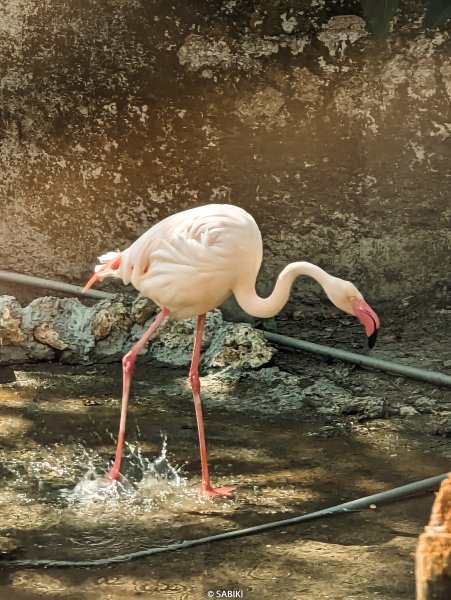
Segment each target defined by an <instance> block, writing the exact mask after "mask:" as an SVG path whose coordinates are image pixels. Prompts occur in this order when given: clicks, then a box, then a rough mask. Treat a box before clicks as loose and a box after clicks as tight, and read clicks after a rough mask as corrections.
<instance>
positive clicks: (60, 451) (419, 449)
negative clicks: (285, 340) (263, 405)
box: [0, 353, 450, 600]
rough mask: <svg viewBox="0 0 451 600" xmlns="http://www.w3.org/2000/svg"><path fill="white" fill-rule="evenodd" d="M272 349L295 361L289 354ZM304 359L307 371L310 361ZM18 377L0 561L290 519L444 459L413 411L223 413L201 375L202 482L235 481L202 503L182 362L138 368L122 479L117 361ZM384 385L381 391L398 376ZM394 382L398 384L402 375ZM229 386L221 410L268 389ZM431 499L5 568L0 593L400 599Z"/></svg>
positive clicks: (441, 442) (6, 396) (410, 590)
mask: <svg viewBox="0 0 451 600" xmlns="http://www.w3.org/2000/svg"><path fill="white" fill-rule="evenodd" d="M278 360H279V361H282V362H283V361H285V364H286V365H287V366H290V365H291V366H292V367H293V365H294V359H293V357H292V356H291V354H290V353H287V354H285V355H281V356H280V357H279V359H278ZM318 364H319V363H317V366H316V369H317V370H318V369H321V372H325V369H324V365H323V366H318ZM311 368H312V369H313V365H312V366H311ZM305 369H306V370H305V371H304V376H305V377H308V376H310V375H309V370H308V369H309V367H308V361H307V363H306V365H305ZM326 370H327V371H330V366H329V367H328V368H327V369H326ZM369 376H370V377H373V374H369ZM16 377H17V381H16V382H15V383H12V384H9V385H4V386H3V387H2V389H1V391H0V419H1V423H2V430H1V432H0V459H1V462H0V465H1V466H0V481H1V484H2V487H1V491H0V520H1V523H2V526H1V532H0V535H1V536H2V537H1V539H0V548H1V549H2V550H3V556H4V559H8V558H11V557H13V556H15V557H17V558H50V559H52V558H58V559H75V560H77V559H82V560H83V559H88V558H98V557H107V556H113V555H117V554H124V553H127V552H131V551H135V550H139V549H144V548H149V547H152V546H159V545H162V544H167V543H171V542H176V541H181V540H185V539H191V538H198V537H202V536H205V535H209V534H212V533H216V532H220V531H227V530H232V529H238V528H243V527H248V526H250V525H255V524H258V523H263V522H268V521H275V520H279V519H284V518H288V517H290V516H295V515H299V514H302V513H306V512H310V511H313V510H317V509H319V508H324V507H327V506H332V505H335V504H337V503H340V502H344V501H346V500H351V499H354V498H357V497H360V496H364V495H367V494H371V493H375V492H377V491H381V490H384V489H388V488H391V487H395V486H398V485H402V484H404V483H407V482H410V481H415V480H417V479H423V478H426V477H429V476H433V475H436V474H439V473H443V472H446V471H447V470H448V469H449V458H448V459H447V458H446V455H449V451H450V445H449V443H448V440H447V438H443V437H436V436H432V435H428V434H427V433H425V434H424V435H418V428H419V427H420V425H419V423H420V422H421V419H422V418H423V417H422V415H420V414H418V415H417V416H416V417H417V418H415V419H413V421H414V422H415V423H414V424H412V420H411V419H410V420H409V419H399V418H392V419H387V418H385V419H382V418H380V419H372V420H368V419H364V420H362V419H361V418H360V417H359V416H358V415H354V416H353V415H351V416H348V417H346V418H338V417H337V418H335V419H334V420H333V422H332V421H331V420H330V418H325V419H322V420H321V421H315V420H310V421H309V422H305V420H304V418H303V415H302V414H301V413H300V414H299V415H298V417H296V416H294V415H293V413H291V414H290V418H289V419H283V417H282V416H281V415H280V414H277V415H276V414H274V415H270V414H268V415H267V416H266V418H260V419H257V418H256V416H255V413H251V412H246V411H245V412H244V413H239V412H237V411H232V412H230V411H228V412H225V411H224V410H220V409H219V408H218V407H217V406H216V405H215V404H214V403H212V402H211V401H209V400H208V398H209V397H211V395H212V390H208V389H206V388H208V386H209V385H213V384H212V381H211V380H210V379H208V378H205V379H204V390H205V392H206V397H207V402H206V410H205V419H206V431H207V442H208V444H209V455H210V461H211V471H212V479H213V482H214V484H217V485H229V484H232V485H236V486H237V491H236V494H235V495H234V496H233V497H232V498H230V499H220V500H216V501H214V502H213V501H201V500H199V498H198V496H197V494H196V486H197V485H198V484H199V460H198V446H197V431H196V424H195V418H194V411H193V407H192V400H191V396H190V391H189V388H188V387H187V385H186V378H185V373H184V372H181V371H172V370H169V369H155V368H150V367H149V366H139V367H138V369H137V372H136V377H135V384H134V395H133V399H132V402H131V411H130V418H129V423H128V431H129V436H128V439H129V442H130V444H131V447H129V449H128V460H127V461H126V463H125V465H124V473H125V475H126V481H125V482H124V486H123V487H119V488H118V487H116V488H114V489H113V488H109V487H108V486H104V485H103V484H102V475H103V473H105V471H106V470H107V468H108V465H109V464H110V461H111V459H112V455H113V451H114V442H113V438H114V437H115V433H116V428H117V424H118V423H117V422H118V411H119V398H120V388H121V372H120V365H118V364H115V365H104V366H102V365H100V366H97V367H75V366H74V367H68V366H60V365H45V366H43V365H36V366H30V367H27V368H26V369H22V370H18V371H16ZM341 377H342V379H343V376H341ZM383 380H384V381H385V384H384V385H385V387H386V388H387V389H388V387H389V386H390V385H392V386H393V385H394V383H393V382H394V381H396V378H395V379H391V381H388V379H387V380H385V379H384V378H383ZM222 385H223V386H224V383H222ZM355 385H357V384H355ZM406 385H411V384H410V383H408V384H406ZM412 385H414V386H416V385H417V384H412ZM383 389H385V388H383ZM394 389H395V391H396V390H397V394H398V395H399V394H402V393H404V392H403V391H402V388H400V385H398V386H397V387H396V386H395V388H394ZM421 389H422V388H421V384H420V390H421ZM220 391H221V393H224V389H222V390H220ZM213 392H214V390H213ZM226 392H227V395H229V397H230V398H231V400H232V401H231V403H230V406H231V408H232V409H233V407H234V406H237V405H238V403H239V401H240V400H243V403H244V404H245V405H246V406H248V407H250V406H251V405H252V403H253V404H254V405H255V404H256V403H258V402H259V401H260V399H261V398H263V396H264V395H265V389H264V386H263V387H258V386H257V385H249V382H244V383H242V384H237V385H232V384H230V385H229V386H227V390H226ZM421 393H423V392H421ZM430 416H431V415H425V416H424V418H430ZM432 501H433V496H432V494H427V495H425V496H422V497H417V498H412V499H409V500H406V501H403V502H398V503H395V504H392V505H386V506H384V507H376V508H375V509H374V510H367V511H364V512H360V513H356V514H349V515H345V516H337V517H329V518H327V519H323V520H318V521H314V522H311V523H308V524H303V525H296V526H292V527H288V528H283V529H278V530H274V531H271V532H268V533H265V534H260V535H256V536H252V537H247V538H243V539H237V540H234V541H225V542H224V541H223V542H218V543H216V544H211V545H205V546H200V547H198V548H193V549H188V550H184V551H179V552H174V553H168V554H161V555H158V556H154V557H152V558H146V559H142V560H139V561H135V562H130V563H124V564H119V565H115V566H111V567H105V568H96V569H58V570H55V569H47V570H25V569H19V568H18V569H11V568H3V569H2V570H1V571H0V598H5V599H6V598H7V599H8V600H16V599H17V600H18V599H23V600H32V599H34V598H46V599H49V600H50V599H51V600H54V599H55V600H56V599H59V598H64V599H72V600H78V599H82V598H83V599H87V600H107V599H116V598H121V599H125V598H127V599H128V598H135V597H144V598H152V599H155V600H159V599H163V598H174V599H177V600H178V599H182V598H183V599H191V598H193V599H196V600H197V599H203V598H209V597H243V598H249V599H257V598H258V599H260V598H286V599H290V600H291V599H292V600H295V599H301V600H307V599H311V598H312V599H313V598H315V599H317V598H318V599H326V598H334V599H335V598H338V599H347V600H353V599H354V600H357V598H358V599H359V600H361V599H364V600H366V599H368V600H369V599H373V598H374V599H375V598H378V599H379V598H380V599H387V600H388V599H390V600H395V599H396V600H402V599H404V598H406V599H407V598H413V595H414V576H413V558H412V553H413V552H414V549H415V544H416V539H417V536H418V535H419V533H420V532H421V530H422V527H423V526H424V524H425V523H426V522H427V520H428V516H429V513H430V509H431V505H432ZM233 593H235V595H234V596H233ZM227 594H228V595H227Z"/></svg>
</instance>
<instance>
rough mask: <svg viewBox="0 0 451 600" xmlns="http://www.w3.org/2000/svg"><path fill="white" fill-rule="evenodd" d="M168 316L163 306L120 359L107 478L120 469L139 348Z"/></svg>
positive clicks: (115, 476) (118, 475) (112, 476)
mask: <svg viewBox="0 0 451 600" xmlns="http://www.w3.org/2000/svg"><path fill="white" fill-rule="evenodd" d="M168 316H169V309H167V308H163V310H162V311H161V312H160V313H158V315H157V316H156V318H155V319H154V321H153V322H152V324H151V326H150V327H149V329H148V330H147V331H146V332H145V334H144V335H143V336H142V337H141V338H140V339H139V340H138V341H137V342H136V344H135V345H134V346H133V348H132V349H131V350H130V351H129V352H127V354H126V355H125V356H124V358H123V359H122V404H121V420H120V424H119V435H118V438H117V447H116V456H115V458H114V463H113V466H112V467H111V469H110V471H109V473H108V479H111V480H113V479H119V478H120V471H121V461H122V452H123V450H124V441H125V424H126V421H127V407H128V397H129V394H130V386H131V382H132V377H133V370H134V367H135V363H136V358H137V356H138V354H139V353H140V352H141V350H142V349H143V348H144V346H145V345H146V343H147V342H148V341H149V339H150V338H151V337H152V335H153V334H154V333H155V331H156V330H157V329H158V327H160V325H161V324H162V323H164V321H166V319H167V318H168Z"/></svg>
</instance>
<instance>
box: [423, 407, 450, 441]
mask: <svg viewBox="0 0 451 600" xmlns="http://www.w3.org/2000/svg"><path fill="white" fill-rule="evenodd" d="M428 431H429V433H432V434H433V435H443V436H445V437H451V412H446V413H444V414H442V415H440V416H437V417H433V418H431V419H430V421H429V422H428Z"/></svg>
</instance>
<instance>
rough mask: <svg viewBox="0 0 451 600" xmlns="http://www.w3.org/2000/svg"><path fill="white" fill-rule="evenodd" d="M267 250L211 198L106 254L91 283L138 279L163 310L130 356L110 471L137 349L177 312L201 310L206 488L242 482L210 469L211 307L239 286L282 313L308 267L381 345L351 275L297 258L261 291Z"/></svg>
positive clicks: (241, 296)
mask: <svg viewBox="0 0 451 600" xmlns="http://www.w3.org/2000/svg"><path fill="white" fill-rule="evenodd" d="M262 256H263V247H262V237H261V233H260V230H259V228H258V226H257V224H256V223H255V221H254V219H253V218H252V216H251V215H250V214H249V213H247V212H246V211H245V210H243V209H242V208H239V207H237V206H232V205H228V204H208V205H206V206H200V207H198V208H192V209H190V210H185V211H183V212H179V213H177V214H175V215H172V216H170V217H167V218H166V219H164V220H163V221H160V222H159V223H157V224H156V225H154V226H153V227H151V228H150V229H149V230H148V231H146V232H145V233H144V234H143V235H142V236H141V237H140V238H138V239H137V240H136V241H135V242H134V243H133V244H132V245H131V246H130V247H129V248H127V249H126V250H123V251H122V252H109V253H108V254H106V255H104V256H101V257H100V259H99V260H100V262H101V263H102V264H100V265H98V266H97V267H96V273H95V275H94V276H93V277H92V278H91V279H90V280H89V282H88V283H87V284H86V286H85V288H84V289H85V290H86V289H88V288H89V287H91V286H92V284H93V283H94V282H95V281H97V280H99V279H100V280H102V279H103V278H104V277H118V278H120V279H122V280H123V282H124V283H125V284H129V283H132V284H133V286H134V287H135V288H136V289H138V290H139V291H140V292H142V293H143V294H145V295H146V296H148V297H149V298H151V299H152V300H153V301H154V302H155V303H156V304H157V305H158V306H159V307H160V308H161V312H159V313H158V315H157V317H156V318H155V320H154V321H153V323H152V324H151V326H150V327H149V329H148V330H147V331H146V333H145V334H144V335H143V336H142V338H141V339H140V340H139V341H138V342H137V343H136V344H135V345H134V346H133V348H132V349H131V350H130V351H129V352H127V354H126V355H125V356H124V358H123V360H122V366H123V391H122V405H121V417H120V425H119V436H118V442H117V449H116V456H115V460H114V463H113V466H112V467H111V470H110V472H109V478H110V479H112V480H113V479H118V478H119V477H120V468H121V459H122V452H123V446H124V437H125V423H126V415H127V405H128V397H129V391H130V384H131V379H132V373H133V368H134V365H135V361H136V357H137V355H138V354H139V352H140V350H141V349H142V348H143V347H144V346H145V344H146V343H147V342H148V340H149V339H150V338H151V337H152V335H153V333H154V332H155V331H156V329H157V328H158V327H159V326H160V325H161V324H162V323H164V321H166V319H167V318H168V317H170V318H172V319H187V318H189V317H194V316H197V328H196V332H195V337H194V348H193V355H192V362H191V368H190V371H189V380H190V383H191V388H192V392H193V398H194V406H195V410H196V419H197V427H198V431H199V443H200V457H201V465H202V487H201V491H202V493H203V494H204V495H205V496H208V497H213V496H216V495H229V494H230V493H231V492H232V491H233V490H234V489H235V488H233V487H222V488H213V487H212V485H211V483H210V476H209V473H208V462H207V451H206V445H205V434H204V425H203V419H202V406H201V399H200V381H199V358H200V351H201V341H202V333H203V329H204V324H205V315H206V313H207V312H208V311H209V310H212V309H214V308H216V307H217V306H219V305H220V304H222V302H224V300H226V298H228V297H229V296H230V295H231V294H234V295H235V298H236V299H237V301H238V304H239V305H240V306H241V308H243V309H244V310H245V311H246V312H247V313H249V314H251V315H253V316H255V317H260V318H268V317H272V316H274V315H275V314H277V313H278V312H279V311H280V310H281V309H282V308H283V306H284V305H285V303H286V302H287V300H288V298H289V294H290V290H291V286H292V284H293V282H294V280H295V279H296V277H299V276H300V275H307V276H309V277H312V278H313V279H315V280H316V281H317V282H318V283H319V284H320V285H321V286H322V288H323V289H324V291H325V293H326V295H327V296H328V298H329V299H330V300H331V302H332V303H333V304H335V306H337V307H338V308H339V309H341V310H342V311H344V312H345V313H348V314H351V315H354V316H356V317H357V318H358V319H359V320H360V322H361V323H362V324H363V326H364V327H365V331H366V334H367V336H368V337H369V345H370V347H373V346H374V343H375V341H376V336H377V331H378V328H379V326H380V323H379V318H378V316H377V315H376V313H375V312H374V311H373V310H372V308H371V307H370V306H369V305H368V304H367V303H366V302H365V300H364V299H363V296H362V294H361V293H360V292H359V290H358V289H357V288H356V287H355V285H353V284H352V283H350V282H349V281H344V280H343V279H339V278H337V277H333V276H332V275H329V274H328V273H326V272H325V271H323V270H322V269H320V268H319V267H317V266H316V265H313V264H311V263H308V262H295V263H291V264H289V265H288V266H286V267H285V268H284V269H283V271H282V272H281V273H280V275H279V277H278V279H277V283H276V285H275V287H274V291H273V292H272V294H271V295H270V296H269V297H268V298H261V297H260V296H258V295H257V293H256V291H255V282H256V278H257V274H258V272H259V269H260V265H261V261H262Z"/></svg>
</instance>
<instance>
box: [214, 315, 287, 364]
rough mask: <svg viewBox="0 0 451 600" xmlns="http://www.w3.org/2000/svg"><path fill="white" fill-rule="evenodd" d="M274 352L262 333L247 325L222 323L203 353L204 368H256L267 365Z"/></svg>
mask: <svg viewBox="0 0 451 600" xmlns="http://www.w3.org/2000/svg"><path fill="white" fill-rule="evenodd" d="M275 352H276V350H275V349H274V348H272V347H271V346H269V345H268V343H267V341H266V339H265V337H264V335H263V333H262V332H261V331H259V330H257V329H254V328H253V327H251V325H248V324H244V323H241V324H236V325H234V324H231V323H223V325H222V326H221V327H220V328H219V329H218V331H217V334H216V335H215V336H214V338H213V339H212V341H211V343H210V347H209V349H208V350H207V352H206V353H205V356H204V362H203V364H204V365H205V366H210V367H227V366H228V367H234V368H237V369H241V368H243V367H252V368H254V369H255V368H257V367H261V366H262V365H265V364H267V363H268V362H269V361H270V360H271V358H272V357H273V356H274V354H275Z"/></svg>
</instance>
